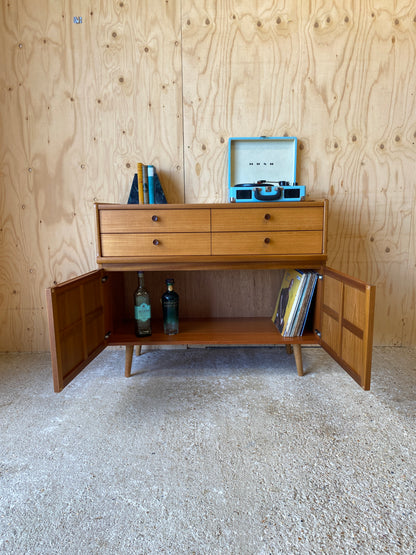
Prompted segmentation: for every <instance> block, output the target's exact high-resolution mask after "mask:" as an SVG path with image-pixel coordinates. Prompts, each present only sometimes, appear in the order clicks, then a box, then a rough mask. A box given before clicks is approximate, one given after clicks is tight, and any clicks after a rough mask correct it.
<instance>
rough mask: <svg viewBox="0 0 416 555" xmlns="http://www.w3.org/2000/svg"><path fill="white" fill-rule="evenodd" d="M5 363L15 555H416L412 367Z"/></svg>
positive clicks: (394, 357) (287, 359)
mask: <svg viewBox="0 0 416 555" xmlns="http://www.w3.org/2000/svg"><path fill="white" fill-rule="evenodd" d="M303 356H304V367H305V373H306V374H305V376H304V377H298V376H297V373H296V368H295V363H294V360H293V357H292V356H289V355H287V354H286V351H285V349H282V348H277V349H276V348H274V349H272V348H251V349H250V348H243V349H237V348H228V349H226V348H221V349H192V350H177V351H153V352H149V353H146V354H144V355H142V356H141V357H135V359H134V361H133V373H134V375H133V376H132V377H131V378H129V379H126V378H124V353H123V351H120V350H112V351H111V350H107V351H105V352H104V353H103V354H101V355H100V356H99V357H98V358H97V359H96V360H95V361H94V362H93V363H92V364H91V365H90V366H89V367H88V368H87V369H86V370H85V371H84V372H83V373H82V374H80V375H79V376H78V377H77V378H76V379H75V380H74V381H73V382H72V383H71V384H70V385H69V386H68V387H67V388H66V389H65V390H64V391H63V392H62V393H60V394H54V393H53V391H52V376H51V367H50V360H49V354H48V353H41V354H32V355H30V354H2V355H0V552H1V553H2V554H3V553H4V554H10V553H13V554H15V553H16V554H42V555H45V554H46V555H52V554H84V553H85V554H95V553H97V554H98V553H99V554H115V553H122V554H130V553H131V554H133V553H134V554H141V553H143V554H153V553H154V554H159V553H172V554H191V553H197V554H278V553H279V554H280V553H282V554H302V555H303V554H315V553H316V554H321V553H328V554H331V555H332V554H338V553H339V554H341V553H342V554H344V553H349V554H355V553H357V554H366V553H377V554H379V553H388V554H394V553H399V554H412V553H416V547H415V546H416V537H415V536H416V517H415V508H416V495H415V490H416V476H415V470H416V426H415V414H416V411H415V408H416V407H415V391H416V388H415V385H416V349H408V348H376V349H374V355H373V379H372V387H371V391H370V392H364V391H363V390H362V389H361V388H359V387H358V386H357V385H356V384H355V382H353V380H352V379H351V378H350V377H349V376H348V375H347V374H346V373H345V372H343V370H342V369H341V368H340V367H339V366H337V365H336V364H335V363H334V362H333V361H332V359H330V358H329V356H328V355H327V354H326V353H325V352H324V351H323V350H322V349H317V348H310V349H304V350H303Z"/></svg>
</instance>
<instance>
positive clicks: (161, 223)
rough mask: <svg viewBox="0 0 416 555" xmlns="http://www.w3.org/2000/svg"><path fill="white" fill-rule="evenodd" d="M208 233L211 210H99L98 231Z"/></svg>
mask: <svg viewBox="0 0 416 555" xmlns="http://www.w3.org/2000/svg"><path fill="white" fill-rule="evenodd" d="M126 231H128V232H129V233H153V232H158V233H159V232H161V231H163V232H166V233H170V232H188V231H189V232H204V231H205V232H207V233H208V232H209V231H210V210H209V209H189V210H180V209H178V210H175V209H172V210H167V209H165V210H161V209H157V207H155V208H154V209H153V208H152V209H151V210H117V209H111V210H101V211H100V232H101V233H125V232H126Z"/></svg>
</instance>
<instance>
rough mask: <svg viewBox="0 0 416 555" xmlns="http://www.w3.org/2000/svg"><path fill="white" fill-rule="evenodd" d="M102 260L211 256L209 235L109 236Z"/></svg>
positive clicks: (103, 237)
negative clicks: (105, 258)
mask: <svg viewBox="0 0 416 555" xmlns="http://www.w3.org/2000/svg"><path fill="white" fill-rule="evenodd" d="M101 251H102V256H109V257H120V256H122V257H138V256H155V257H163V256H184V255H190V256H193V255H194V256H195V255H200V256H205V255H210V254H211V235H210V234H209V233H108V234H103V235H101Z"/></svg>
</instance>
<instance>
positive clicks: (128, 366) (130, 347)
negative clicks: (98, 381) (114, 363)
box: [124, 345, 134, 378]
mask: <svg viewBox="0 0 416 555" xmlns="http://www.w3.org/2000/svg"><path fill="white" fill-rule="evenodd" d="M133 352H134V345H126V366H125V370H124V375H125V376H126V378H130V376H131V364H132V362H133Z"/></svg>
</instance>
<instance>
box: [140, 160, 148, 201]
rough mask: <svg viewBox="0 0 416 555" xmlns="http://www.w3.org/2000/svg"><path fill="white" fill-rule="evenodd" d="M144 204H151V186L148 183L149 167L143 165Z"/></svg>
mask: <svg viewBox="0 0 416 555" xmlns="http://www.w3.org/2000/svg"><path fill="white" fill-rule="evenodd" d="M142 170H143V171H142V173H143V204H149V184H148V181H147V166H146V164H143V166H142Z"/></svg>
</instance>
